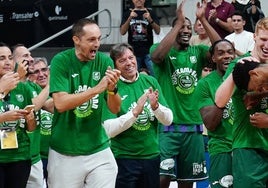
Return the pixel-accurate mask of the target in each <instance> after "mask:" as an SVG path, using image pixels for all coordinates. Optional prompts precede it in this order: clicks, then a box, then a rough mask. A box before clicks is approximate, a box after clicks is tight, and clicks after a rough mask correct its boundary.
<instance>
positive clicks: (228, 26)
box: [217, 18, 234, 33]
mask: <svg viewBox="0 0 268 188" xmlns="http://www.w3.org/2000/svg"><path fill="white" fill-rule="evenodd" d="M228 19H229V18H228ZM217 24H218V25H219V26H220V27H221V28H222V29H224V30H225V31H228V32H229V33H231V32H233V31H234V30H233V28H232V25H231V22H230V21H228V20H227V22H225V21H223V20H220V19H219V21H218V22H217Z"/></svg>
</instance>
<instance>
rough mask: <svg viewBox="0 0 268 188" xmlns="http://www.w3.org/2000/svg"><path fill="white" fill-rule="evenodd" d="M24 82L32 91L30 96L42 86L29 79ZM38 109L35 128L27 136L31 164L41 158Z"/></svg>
mask: <svg viewBox="0 0 268 188" xmlns="http://www.w3.org/2000/svg"><path fill="white" fill-rule="evenodd" d="M23 83H24V84H26V85H27V86H28V87H29V88H30V90H31V92H32V98H34V97H36V96H37V95H38V94H39V93H40V92H41V91H42V88H41V87H40V86H39V85H38V84H36V83H34V82H31V81H29V80H27V81H25V82H23ZM39 120H40V110H39V111H37V112H36V123H37V124H36V125H37V126H36V129H35V130H34V131H32V132H30V133H28V136H29V138H30V141H31V156H32V157H31V160H32V164H35V163H37V162H38V161H40V160H41V156H40V121H39Z"/></svg>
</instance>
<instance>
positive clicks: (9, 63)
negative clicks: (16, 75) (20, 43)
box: [0, 46, 15, 77]
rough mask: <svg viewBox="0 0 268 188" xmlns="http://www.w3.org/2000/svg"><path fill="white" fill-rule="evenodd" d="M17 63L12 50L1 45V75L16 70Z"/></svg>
mask: <svg viewBox="0 0 268 188" xmlns="http://www.w3.org/2000/svg"><path fill="white" fill-rule="evenodd" d="M14 66H15V63H14V61H13V56H12V54H11V50H10V49H9V48H8V47H6V46H1V47H0V77H2V76H3V75H4V74H6V73H8V72H11V71H13V70H14Z"/></svg>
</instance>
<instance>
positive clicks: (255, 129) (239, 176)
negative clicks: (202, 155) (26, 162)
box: [215, 18, 268, 188]
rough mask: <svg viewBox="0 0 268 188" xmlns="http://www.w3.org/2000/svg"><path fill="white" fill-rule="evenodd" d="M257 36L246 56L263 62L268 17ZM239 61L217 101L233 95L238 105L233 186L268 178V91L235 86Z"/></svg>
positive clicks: (228, 73)
mask: <svg viewBox="0 0 268 188" xmlns="http://www.w3.org/2000/svg"><path fill="white" fill-rule="evenodd" d="M254 39H255V45H254V48H253V50H252V52H248V53H246V54H245V56H248V58H249V59H254V60H255V61H257V62H259V63H266V62H267V61H268V55H267V51H268V47H267V46H268V18H263V19H261V20H259V21H258V23H257V25H256V30H255V34H254ZM236 62H237V61H235V62H234V63H233V64H231V65H229V67H228V69H227V71H226V76H225V78H226V79H225V80H224V82H223V83H222V84H221V85H220V87H219V88H218V89H217V92H216V95H215V103H216V105H217V106H218V107H220V108H223V107H224V106H226V104H227V102H228V101H229V100H230V98H231V97H232V101H233V106H234V112H235V113H234V125H233V127H234V128H233V144H232V148H233V163H232V170H233V177H234V183H233V187H243V188H252V187H266V186H267V182H268V171H267V169H268V160H267V152H268V149H267V148H268V140H267V138H268V132H267V125H268V115H267V106H268V100H267V96H268V95H267V92H250V93H247V92H246V91H245V90H243V89H239V88H235V83H234V74H232V71H233V67H234V65H235V63H236ZM257 99H259V100H257ZM244 102H245V103H244ZM252 102H254V104H255V105H254V106H252V105H253V103H252Z"/></svg>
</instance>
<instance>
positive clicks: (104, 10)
mask: <svg viewBox="0 0 268 188" xmlns="http://www.w3.org/2000/svg"><path fill="white" fill-rule="evenodd" d="M102 12H107V13H108V16H109V31H108V33H107V34H106V35H105V36H104V37H102V38H101V39H104V38H107V37H109V36H110V34H111V30H112V16H111V12H110V11H109V10H108V9H103V10H100V11H97V12H95V13H93V14H91V15H90V16H88V17H87V18H93V17H95V16H97V15H99V14H100V13H102ZM72 27H73V25H71V26H69V27H67V28H65V29H63V30H61V31H59V32H58V33H56V34H54V35H52V36H50V37H48V38H46V39H44V40H42V41H41V42H39V43H37V44H35V45H33V46H31V47H30V48H28V49H29V51H31V50H34V49H36V48H38V47H39V46H42V45H43V44H45V43H47V42H49V41H51V40H53V39H54V38H56V37H58V36H60V35H62V34H64V33H66V32H67V31H69V30H71V29H72Z"/></svg>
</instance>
